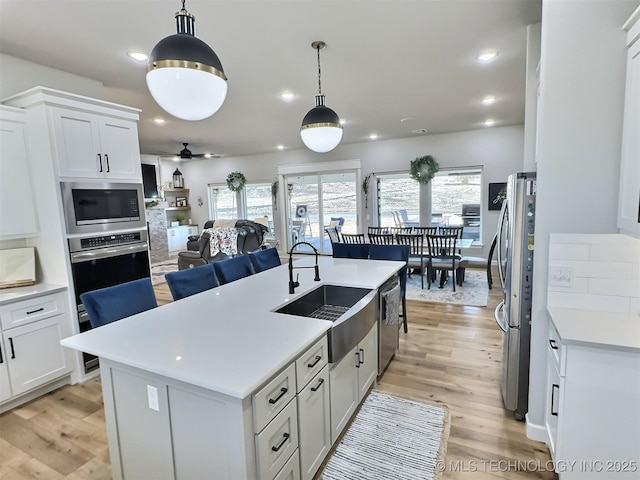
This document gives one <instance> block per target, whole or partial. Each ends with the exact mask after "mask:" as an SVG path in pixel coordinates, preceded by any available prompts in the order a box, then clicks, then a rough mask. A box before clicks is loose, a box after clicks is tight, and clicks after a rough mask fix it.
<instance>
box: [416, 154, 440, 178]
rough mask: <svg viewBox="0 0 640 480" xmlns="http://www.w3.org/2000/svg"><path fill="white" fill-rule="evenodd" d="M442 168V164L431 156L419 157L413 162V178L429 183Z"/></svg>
mask: <svg viewBox="0 0 640 480" xmlns="http://www.w3.org/2000/svg"><path fill="white" fill-rule="evenodd" d="M438 170H440V165H438V162H436V160H435V159H434V158H433V157H432V156H431V155H425V156H424V157H417V158H416V159H415V160H413V161H412V162H411V171H410V174H411V178H413V179H414V180H417V181H418V182H420V183H422V184H425V185H426V184H427V183H429V182H430V181H431V179H432V178H433V177H434V175H435V174H436V172H437V171H438Z"/></svg>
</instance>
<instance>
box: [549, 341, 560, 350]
mask: <svg viewBox="0 0 640 480" xmlns="http://www.w3.org/2000/svg"><path fill="white" fill-rule="evenodd" d="M549 345H551V349H552V350H557V349H558V346H557V345H556V341H555V340H553V339H550V340H549Z"/></svg>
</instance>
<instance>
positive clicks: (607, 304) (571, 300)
mask: <svg viewBox="0 0 640 480" xmlns="http://www.w3.org/2000/svg"><path fill="white" fill-rule="evenodd" d="M630 300H631V299H630V298H629V297H619V296H613V295H592V294H584V293H561V292H552V291H549V292H548V293H547V305H548V306H550V307H564V308H574V309H579V310H597V311H599V312H619V313H626V312H628V311H629V306H630V303H631V301H630Z"/></svg>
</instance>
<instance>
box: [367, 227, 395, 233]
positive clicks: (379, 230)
mask: <svg viewBox="0 0 640 480" xmlns="http://www.w3.org/2000/svg"><path fill="white" fill-rule="evenodd" d="M367 233H375V234H376V235H382V234H385V233H391V230H389V227H367Z"/></svg>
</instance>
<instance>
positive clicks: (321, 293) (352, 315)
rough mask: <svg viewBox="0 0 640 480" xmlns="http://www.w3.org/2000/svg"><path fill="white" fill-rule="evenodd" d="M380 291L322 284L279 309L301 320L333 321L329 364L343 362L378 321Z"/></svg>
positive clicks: (329, 335) (330, 334)
mask: <svg viewBox="0 0 640 480" xmlns="http://www.w3.org/2000/svg"><path fill="white" fill-rule="evenodd" d="M376 298H377V290H371V289H368V288H357V287H347V286H342V285H320V286H319V287H318V288H315V289H314V290H311V291H310V292H308V293H306V294H304V295H302V296H301V297H299V298H296V299H295V300H293V301H292V302H290V303H288V304H286V305H284V306H282V307H280V308H278V309H276V310H275V312H277V313H286V314H288V315H297V316H299V317H307V318H319V319H322V320H330V321H331V322H333V325H332V326H331V328H330V329H329V330H328V332H327V335H328V341H329V362H330V363H334V362H337V361H338V360H340V359H341V358H342V357H343V356H344V355H345V354H346V353H347V352H349V350H351V349H352V348H353V347H355V346H356V345H357V344H358V342H359V341H360V340H362V339H363V338H364V337H365V335H366V334H367V333H368V332H369V330H370V329H371V326H372V325H373V324H374V323H375V321H376V319H377V318H378V312H377V308H378V302H376V301H375V300H376Z"/></svg>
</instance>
